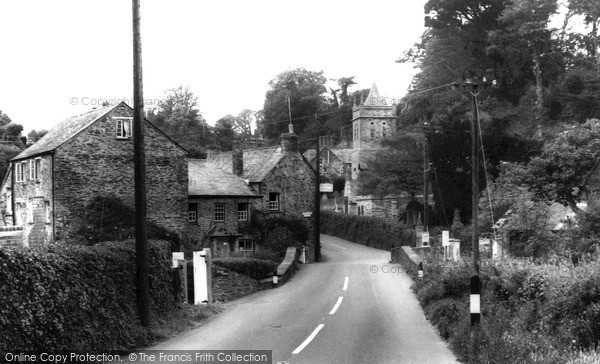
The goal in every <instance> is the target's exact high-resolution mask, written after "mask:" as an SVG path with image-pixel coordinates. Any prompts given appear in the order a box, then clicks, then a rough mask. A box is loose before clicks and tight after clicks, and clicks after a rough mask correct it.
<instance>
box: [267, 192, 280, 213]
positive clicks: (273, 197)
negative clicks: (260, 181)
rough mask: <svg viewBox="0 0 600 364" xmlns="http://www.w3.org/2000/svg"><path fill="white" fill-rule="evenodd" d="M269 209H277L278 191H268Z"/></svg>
mask: <svg viewBox="0 0 600 364" xmlns="http://www.w3.org/2000/svg"><path fill="white" fill-rule="evenodd" d="M269 211H279V193H277V192H271V193H269Z"/></svg>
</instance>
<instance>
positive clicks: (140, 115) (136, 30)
mask: <svg viewBox="0 0 600 364" xmlns="http://www.w3.org/2000/svg"><path fill="white" fill-rule="evenodd" d="M143 123H144V93H143V83H142V40H141V33H140V1H139V0H133V164H134V188H135V253H136V270H137V281H138V290H137V307H138V314H139V317H140V323H141V325H142V326H148V325H149V324H150V306H149V303H150V302H149V301H150V290H149V284H148V236H147V231H146V156H145V152H144V127H143Z"/></svg>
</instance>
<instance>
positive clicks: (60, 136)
mask: <svg viewBox="0 0 600 364" xmlns="http://www.w3.org/2000/svg"><path fill="white" fill-rule="evenodd" d="M121 105H124V106H126V107H128V108H129V109H131V106H129V105H127V104H126V103H125V102H120V103H118V104H115V105H108V106H105V107H99V108H97V109H94V110H92V111H89V112H87V113H85V114H81V115H77V116H72V117H70V118H68V119H66V120H63V121H62V122H60V123H59V124H58V125H56V126H55V127H54V128H52V129H50V131H48V133H46V135H44V136H43V137H42V138H41V139H40V140H38V141H37V142H36V143H35V144H33V145H32V146H30V147H29V148H27V149H25V150H24V151H22V152H21V153H20V154H19V155H17V156H16V157H14V158H13V159H11V161H16V160H19V159H25V158H29V157H33V156H36V155H41V154H46V153H50V152H52V151H54V150H55V149H56V148H58V147H60V146H61V145H63V144H64V143H66V142H68V141H69V140H70V139H71V138H73V137H75V136H76V135H77V134H79V133H80V132H81V131H83V130H84V129H85V128H87V127H88V126H90V125H92V124H93V123H94V122H96V121H97V120H98V119H100V118H102V117H103V116H104V115H106V114H108V113H109V112H111V111H112V110H114V109H116V108H117V107H120V106H121ZM144 121H145V122H146V123H147V124H148V125H150V126H151V127H154V128H155V129H156V130H157V131H158V132H159V133H161V134H162V135H164V136H165V137H166V138H167V139H169V140H170V141H171V142H172V143H173V144H175V145H177V146H178V147H179V148H181V149H182V150H183V151H185V152H186V153H187V150H186V149H185V148H183V147H182V146H181V145H179V143H177V142H176V141H175V140H173V138H171V137H169V136H168V135H167V134H165V133H164V132H163V131H162V130H160V129H158V128H157V127H156V126H155V125H154V124H152V123H151V122H149V121H148V120H146V119H144Z"/></svg>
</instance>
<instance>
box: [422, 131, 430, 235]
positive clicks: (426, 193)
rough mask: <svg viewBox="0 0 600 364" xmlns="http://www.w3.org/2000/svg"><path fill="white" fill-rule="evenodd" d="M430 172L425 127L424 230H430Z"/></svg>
mask: <svg viewBox="0 0 600 364" xmlns="http://www.w3.org/2000/svg"><path fill="white" fill-rule="evenodd" d="M428 172H429V168H428V163H427V129H425V142H424V143H423V199H424V201H425V204H424V206H423V231H429V183H428V181H427V179H428V178H427V174H428Z"/></svg>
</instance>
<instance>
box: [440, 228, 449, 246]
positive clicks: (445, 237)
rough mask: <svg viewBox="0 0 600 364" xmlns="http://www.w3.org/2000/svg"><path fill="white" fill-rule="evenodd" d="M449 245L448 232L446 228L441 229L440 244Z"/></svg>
mask: <svg viewBox="0 0 600 364" xmlns="http://www.w3.org/2000/svg"><path fill="white" fill-rule="evenodd" d="M449 245H450V232H449V231H448V230H444V231H442V246H449Z"/></svg>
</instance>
